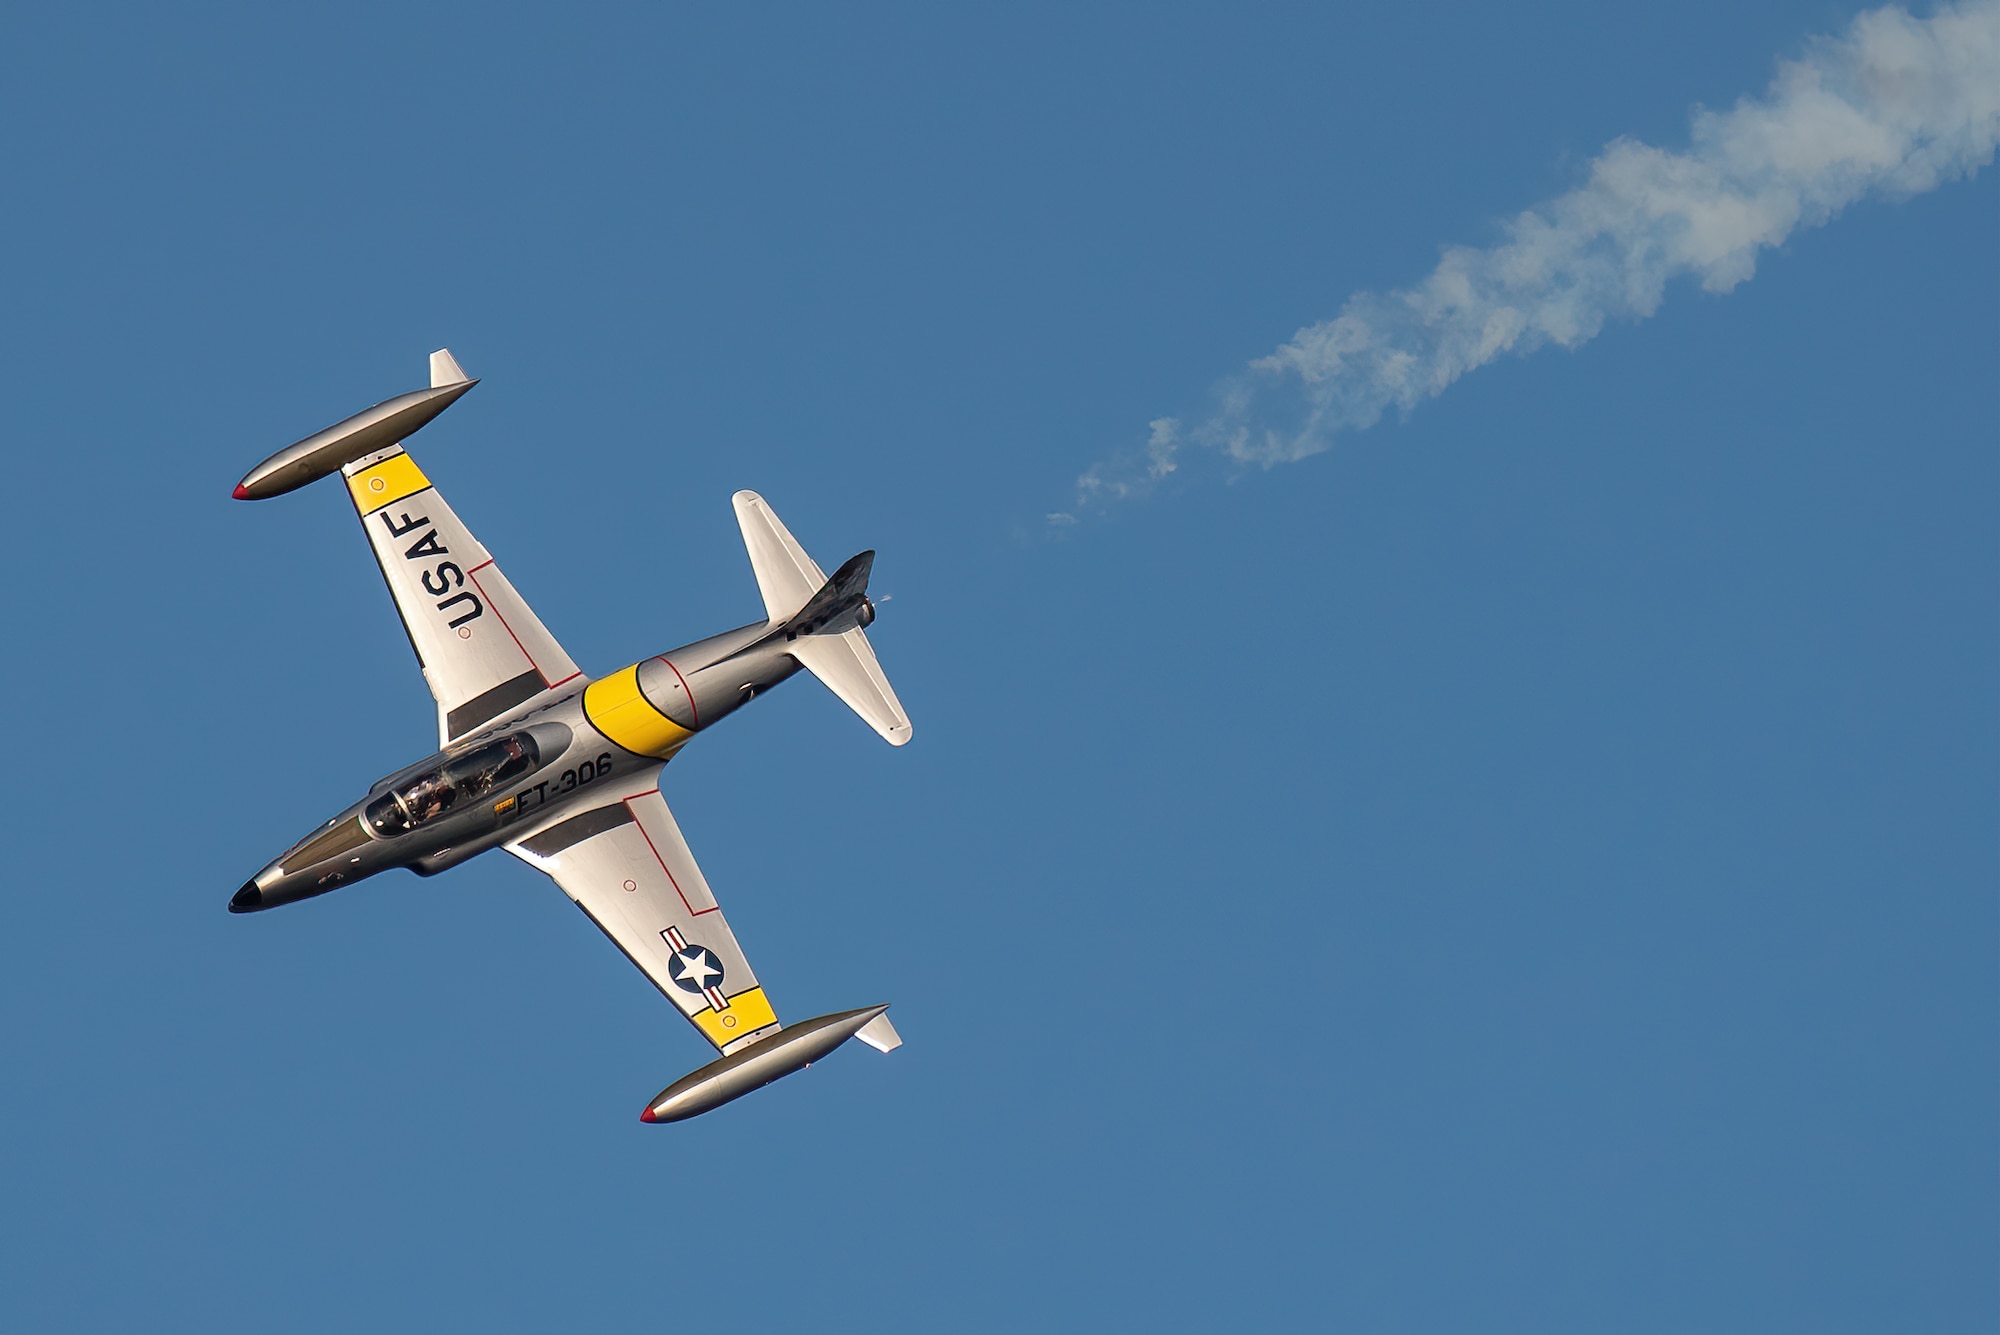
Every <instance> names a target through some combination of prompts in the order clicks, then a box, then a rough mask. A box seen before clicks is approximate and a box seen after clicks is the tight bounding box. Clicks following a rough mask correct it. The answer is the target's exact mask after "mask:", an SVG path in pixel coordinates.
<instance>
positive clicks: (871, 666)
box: [786, 629, 913, 746]
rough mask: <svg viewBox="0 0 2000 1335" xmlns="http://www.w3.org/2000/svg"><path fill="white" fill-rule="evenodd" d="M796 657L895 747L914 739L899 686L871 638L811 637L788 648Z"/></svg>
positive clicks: (849, 633) (849, 635)
mask: <svg viewBox="0 0 2000 1335" xmlns="http://www.w3.org/2000/svg"><path fill="white" fill-rule="evenodd" d="M786 651H787V652H788V653H790V654H791V656H792V657H793V658H796V659H798V660H799V662H801V663H803V664H805V666H806V670H807V671H808V672H810V673H812V674H813V675H814V676H815V677H818V678H819V679H820V684H821V685H823V686H825V687H826V688H827V689H828V690H829V691H832V692H833V693H834V694H835V695H837V696H839V697H840V702H841V703H842V704H844V705H846V706H847V707H848V708H849V709H851V710H853V711H854V712H855V713H857V714H859V715H861V721H862V722H863V723H866V724H867V725H868V726H869V727H871V728H873V729H875V731H876V732H878V733H880V734H881V735H882V740H883V741H885V742H887V743H888V744H889V745H891V746H901V745H902V744H903V743H905V742H907V741H909V740H910V736H911V733H912V731H913V729H912V728H911V726H910V716H909V715H908V714H905V713H904V712H903V702H902V701H901V700H898V699H897V698H896V689H895V687H893V686H891V685H889V678H888V677H887V676H885V675H884V674H883V672H882V665H881V664H880V663H878V662H876V661H875V650H874V648H873V647H872V646H871V645H870V644H869V643H868V637H867V635H865V634H863V633H862V632H861V631H860V630H858V629H856V630H850V631H846V632H844V633H842V634H839V635H810V636H806V637H805V638H803V639H800V640H797V641H794V642H793V643H792V644H789V645H787V646H786Z"/></svg>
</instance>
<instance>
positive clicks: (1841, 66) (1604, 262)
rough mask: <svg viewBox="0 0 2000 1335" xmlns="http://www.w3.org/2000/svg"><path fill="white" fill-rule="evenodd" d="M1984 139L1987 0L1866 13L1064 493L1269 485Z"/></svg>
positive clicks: (1960, 160) (1065, 518) (1355, 306)
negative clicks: (1257, 476) (1281, 422)
mask: <svg viewBox="0 0 2000 1335" xmlns="http://www.w3.org/2000/svg"><path fill="white" fill-rule="evenodd" d="M1996 141H2000V0H1970V2H1968V3H1961V4H1956V5H1947V6H1944V7H1941V8H1940V9H1938V10H1937V12H1936V13H1935V14H1933V15H1932V16H1931V17H1929V18H1923V19H1919V18H1914V17H1912V16H1911V15H1910V13H1909V12H1908V11H1907V10H1904V9H1902V8H1899V7H1890V8H1886V9H1877V10H1871V11H1869V12H1867V13H1864V14H1862V15H1860V16H1859V17H1858V18H1856V19H1855V20H1854V22H1853V24H1852V25H1851V26H1850V27H1849V28H1848V30H1847V32H1846V34H1845V35H1843V36H1840V37H1822V38H1817V39H1814V41H1813V42H1812V43H1811V44H1810V46H1809V47H1808V49H1807V52H1806V54H1805V56H1804V57H1803V58H1802V59H1799V60H1796V61H1785V62H1781V63H1780V65H1779V68H1778V75H1777V78H1776V79H1775V80H1773V82H1772V84H1771V88H1770V90H1769V91H1768V92H1767V93H1766V94H1765V95H1764V96H1763V97H1762V98H1745V99H1743V100H1742V101H1740V102H1738V103H1737V104H1736V105H1735V106H1734V107H1732V108H1730V109H1729V110H1728V111H1722V112H1714V111H1708V110H1705V109H1701V108H1697V109H1696V111H1695V113H1694V123H1693V127H1692V133H1691V134H1690V146H1689V147H1688V149H1687V150H1686V151H1685V152H1678V153H1676V152H1670V151H1668V150H1665V149H1659V148H1654V147H1652V146H1651V145H1648V144H1642V143H1639V142H1638V141H1636V140H1632V139H1619V140H1617V141H1616V142H1614V143H1612V144H1611V145H1610V146H1608V147H1607V148H1606V149H1605V150H1604V151H1603V152H1602V153H1600V154H1599V155H1598V156H1597V158H1596V159H1595V160H1594V161H1593V162H1592V163H1591V164H1590V169H1589V176H1588V179H1587V181H1586V182H1585V183H1584V184H1583V185H1582V186H1580V187H1578V188H1577V189H1575V190H1572V191H1570V192H1569V193H1568V194H1566V195H1563V196H1561V197H1559V198H1557V199H1553V200H1550V201H1549V202H1547V203H1545V204H1541V205H1538V206H1537V207H1535V208H1532V209H1529V210H1528V211H1527V212H1525V213H1522V214H1521V215H1519V216H1518V217H1516V218H1513V219H1511V220H1510V221H1508V222H1507V223H1505V224H1504V226H1503V228H1502V231H1503V233H1504V238H1505V239H1504V240H1503V241H1502V242H1501V243H1500V244H1499V245H1495V246H1491V247H1488V248H1485V249H1472V248H1470V247H1463V246H1455V247H1452V248H1450V249H1448V250H1447V251H1446V252H1445V254H1444V258H1443V260H1442V261H1441V262H1440V263H1439V264H1438V266H1437V268H1436V269H1435V270H1433V271H1432V272H1431V274H1430V276H1429V277H1427V278H1425V279H1424V280H1423V281H1422V282H1421V283H1419V284H1418V285H1417V286H1415V287H1412V288H1407V289H1405V290H1403V291H1400V292H1390V293H1388V294H1386V295H1384V294H1378V293H1372V292H1364V293H1360V294H1358V295H1356V296H1354V297H1351V298H1349V300H1348V302H1347V304H1346V306H1344V307H1343V308H1342V310H1341V312H1340V314H1339V315H1338V316H1337V317H1335V318H1334V319H1332V320H1328V321H1326V322H1324V323H1322V324H1315V325H1310V326H1308V327H1306V328H1304V329H1301V330H1300V331H1299V332H1298V333H1296V334H1294V335H1293V336H1292V339H1291V341H1290V342H1289V343H1286V344H1285V345H1284V346H1283V347H1281V348H1279V349H1278V350H1277V351H1276V352H1273V353H1272V354H1271V355H1269V356H1268V357H1260V358H1258V359H1257V360H1256V361H1254V362H1251V363H1250V365H1249V367H1248V368H1247V369H1246V370H1245V371H1244V373H1242V374H1241V375H1238V376H1237V377H1235V378H1233V379H1231V380H1229V381H1226V382H1224V384H1223V385H1222V386H1220V388H1219V389H1218V391H1217V394H1218V398H1219V400H1220V402H1219V404H1218V406H1217V408H1216V410H1215V412H1214V413H1213V414H1212V415H1210V416H1209V417H1208V418H1207V419H1205V420H1202V421H1199V422H1196V423H1193V424H1191V425H1190V424H1186V423H1183V422H1181V421H1179V420H1178V419H1175V418H1168V417H1163V418H1160V419H1159V420H1157V421H1155V422H1153V423H1152V424H1151V426H1152V436H1151V439H1150V440H1149V441H1148V442H1147V444H1146V447H1145V449H1144V450H1143V451H1142V452H1139V453H1135V454H1130V455H1126V456H1123V457H1120V458H1116V459H1112V460H1107V461H1106V462H1103V463H1100V464H1098V465H1096V466H1095V467H1093V468H1092V469H1091V470H1090V471H1089V472H1087V473H1085V474H1084V475H1083V476H1082V477H1081V478H1079V479H1077V504H1078V508H1079V509H1082V508H1086V507H1089V506H1092V505H1093V504H1100V505H1101V504H1102V503H1104V502H1105V501H1107V500H1111V499H1117V498H1123V497H1127V496H1132V495H1136V494H1139V493H1142V492H1144V491H1146V490H1148V489H1150V488H1151V487H1152V486H1154V485H1155V484H1157V483H1158V482H1159V480H1160V479H1162V478H1164V477H1165V476H1167V475H1168V474H1169V473H1172V472H1173V471H1174V470H1175V468H1176V467H1178V466H1179V462H1180V458H1181V454H1182V452H1183V451H1184V450H1186V449H1187V448H1188V447H1189V446H1194V447H1198V448H1204V449H1209V450H1214V451H1218V452H1220V453H1221V454H1223V455H1225V456H1226V457H1227V458H1229V459H1230V460H1232V461H1235V462H1236V463H1239V464H1257V465H1261V466H1263V467H1266V468H1269V467H1272V466H1274V465H1276V464H1281V463H1289V462H1291V461H1293V460H1296V459H1303V458H1305V457H1306V456H1308V455H1313V454H1317V453H1319V452H1320V451H1322V450H1324V449H1326V448H1328V446H1330V445H1331V444H1332V442H1333V438H1334V436H1335V435H1336V434H1337V433H1339V432H1342V431H1354V430H1359V429H1361V428H1364V427H1368V426H1371V425H1373V424H1374V423H1375V422H1376V421H1377V420H1378V419H1379V418H1380V417H1381V416H1382V414H1383V412H1384V411H1385V410H1387V409H1388V408H1390V407H1391V406H1394V407H1397V408H1399V409H1402V410H1404V411H1408V410H1409V409H1411V408H1413V407H1415V406H1416V405H1417V404H1419V403H1421V402H1422V401H1423V400H1425V399H1428V398H1432V397H1435V396H1436V395H1438V394H1441V393H1443V392H1444V390H1445V388H1446V387H1447V386H1448V385H1450V384H1451V383H1452V382H1453V381H1454V380H1457V379H1458V378H1459V377H1460V376H1462V375H1464V374H1465V373H1466V372H1467V371H1471V370H1474V369H1476V368H1478V367H1481V366H1484V365H1486V364H1487V363H1488V362H1491V361H1492V360H1493V359H1494V358H1496V357H1498V356H1499V355H1500V354H1501V353H1503V352H1514V353H1528V352H1533V351H1534V350H1535V349H1537V348H1540V347H1542V346H1544V345H1546V344H1549V343H1556V344H1559V345H1561V346H1562V347H1565V348H1574V347H1576V346H1578V345H1579V344H1582V343H1585V342H1587V341H1589V340H1590V339H1592V338H1595V337H1596V336H1597V334H1598V332H1599V331H1600V330H1602V329H1603V328H1604V324H1605V321H1607V320H1609V319H1612V318H1615V317H1620V316H1623V317H1628V318H1633V319H1638V318H1643V317H1645V316H1648V315H1651V314H1652V313H1653V312H1654V311H1655V310H1656V309H1658V307H1659V304H1660V298H1661V295H1662V293H1663V292H1664V291H1665V288H1666V285H1667V283H1668V281H1669V280H1671V279H1674V278H1677V277H1679V276H1681V275H1684V274H1685V275H1692V276H1694V277H1696V278H1698V279H1699V280H1700V282H1701V286H1702V287H1703V288H1704V289H1705V290H1707V291H1710V292H1727V291H1729V290H1730V289H1731V288H1733V287H1735V286H1736V285H1737V284H1738V283H1741V282H1743V281H1744V280H1745V279H1747V278H1749V277H1750V276H1751V274H1752V273H1753V272H1754V270H1755V268H1756V261H1757V252H1758V251H1760V250H1762V249H1764V248H1765V247H1767V246H1775V245H1778V244H1779V243H1780V242H1782V241H1784V239H1785V238H1786V237H1788V236H1789V235H1791V233H1792V232H1793V231H1795V230H1796V229H1798V228H1800V227H1814V226H1818V225H1820V224H1822V223H1824V222H1827V221H1828V220H1829V219H1831V218H1833V217H1834V216H1835V215H1836V214H1838V213H1839V212H1840V211H1841V210H1842V209H1844V208H1846V207H1847V206H1848V205H1849V204H1853V203H1855V202H1857V201H1858V200H1861V199H1863V198H1865V197H1868V196H1879V197H1883V198H1892V199H1893V198H1906V197H1908V196H1911V195H1917V194H1922V193H1923V192H1925V191H1927V190H1931V189H1934V188H1935V187H1937V186H1938V185H1940V184H1942V183H1943V182H1945V181H1949V180H1953V179H1956V178H1958V177H1961V176H1968V175H1971V174H1972V173H1973V172H1976V171H1977V170H1979V168H1981V167H1983V166H1985V165H1986V164H1987V163H1988V162H1990V161H1991V160H1992V158H1993V151H1994V146H1995V143H1996ZM1274 414H1277V415H1283V416H1286V417H1289V418H1292V419H1293V420H1292V423H1291V424H1290V425H1287V426H1285V427H1282V428H1280V427H1278V426H1275V425H1272V424H1271V421H1270V419H1271V418H1272V417H1273V415H1274ZM1049 518H1050V521H1051V522H1053V523H1057V524H1070V523H1074V522H1075V516H1074V515H1071V514H1067V513H1065V514H1057V515H1051V516H1049Z"/></svg>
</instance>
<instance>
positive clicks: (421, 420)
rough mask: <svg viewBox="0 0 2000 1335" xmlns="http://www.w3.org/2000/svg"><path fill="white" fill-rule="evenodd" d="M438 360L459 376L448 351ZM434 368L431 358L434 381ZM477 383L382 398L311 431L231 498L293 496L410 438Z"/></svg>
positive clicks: (252, 472)
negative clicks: (348, 466)
mask: <svg viewBox="0 0 2000 1335" xmlns="http://www.w3.org/2000/svg"><path fill="white" fill-rule="evenodd" d="M443 355H444V357H445V359H446V360H447V361H448V362H450V370H451V371H453V372H457V373H458V374H460V375H463V374H464V373H463V372H462V371H459V370H458V363H457V362H455V361H450V358H451V354H450V353H449V352H446V353H444V354H443ZM439 369H440V368H439V366H438V363H437V362H436V360H435V358H434V359H433V362H432V378H433V379H435V378H436V375H437V372H438V370H439ZM478 383H479V382H478V381H477V380H473V379H464V380H459V381H457V382H456V383H452V384H444V385H433V386H432V387H431V388H429V389H418V390H412V391H410V392H409V393H408V394H398V395H397V396H396V397H395V398H393V399H384V400H383V401H382V402H380V403H378V404H376V405H375V406H374V407H373V408H369V409H366V410H364V411H362V412H358V413H356V414H354V416H352V417H349V418H346V419H344V420H342V421H339V422H335V423H334V424H333V425H332V426H330V427H328V428H327V429H326V430H324V431H317V432H314V433H313V434H312V435H310V436H307V437H306V438H305V439H304V440H301V441H298V442H296V443H295V444H291V445H287V446H286V447H285V448H284V449H282V450H279V451H278V452H277V453H276V454H274V455H272V456H271V457H270V458H268V459H266V460H265V461H264V462H263V463H261V464H258V465H257V466H256V467H255V468H253V469H251V470H250V471H249V472H248V473H245V474H244V475H243V480H242V481H241V482H239V483H237V484H236V490H235V491H234V492H233V493H232V495H233V496H234V497H235V498H236V499H237V500H239V501H266V500H269V499H270V498H271V497H273V496H282V495H284V494H285V493H286V492H288V491H296V490H298V489H299V488H300V487H303V486H305V485H306V484H307V483H308V482H317V481H318V480H319V479H320V478H323V477H325V476H326V475H327V474H329V473H332V472H335V471H336V470H338V469H339V468H340V467H341V466H342V465H344V464H350V463H353V462H354V461H355V460H356V459H359V458H360V457H361V456H362V455H364V454H373V453H374V452H375V451H377V450H381V449H387V448H388V447H389V446H391V445H394V444H395V443H396V442H397V441H399V440H403V439H406V438H407V437H409V436H412V435H415V434H416V433H417V431H419V430H420V429H421V428H423V427H425V426H427V425H428V424H429V423H430V422H431V421H432V420H433V419H434V418H436V417H437V415H438V414H439V413H441V412H443V411H444V410H445V409H447V408H449V407H451V405H452V404H454V403H457V402H458V401H459V399H461V398H462V397H464V395H465V392H466V391H467V390H469V389H471V388H472V387H473V386H474V385H476V384H478Z"/></svg>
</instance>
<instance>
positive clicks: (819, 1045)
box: [639, 1005, 901, 1122]
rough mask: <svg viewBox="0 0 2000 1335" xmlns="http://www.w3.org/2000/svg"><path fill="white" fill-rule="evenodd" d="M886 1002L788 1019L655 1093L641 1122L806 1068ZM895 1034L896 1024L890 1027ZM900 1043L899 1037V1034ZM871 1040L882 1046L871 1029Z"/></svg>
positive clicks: (681, 1116) (698, 1108) (725, 1098)
mask: <svg viewBox="0 0 2000 1335" xmlns="http://www.w3.org/2000/svg"><path fill="white" fill-rule="evenodd" d="M888 1009H889V1007H888V1006H887V1005H881V1006H864V1007H862V1008H861V1009H860V1010H853V1011H841V1012H839V1013H838V1014H835V1015H822V1016H820V1017H819V1018H818V1019H816V1020H802V1021H800V1022H799V1023H798V1024H794V1025H787V1026H786V1027H785V1028H783V1029H780V1030H779V1031H778V1032H777V1033H775V1034H772V1035H771V1036H770V1037H769V1038H763V1039H759V1040H758V1041H757V1042H755V1043H752V1044H751V1045H750V1046H749V1047H747V1048H744V1049H743V1050H742V1051H741V1052H735V1053H731V1054H730V1055H729V1056H727V1057H723V1058H721V1059H720V1060H717V1061H712V1062H710V1063H709V1064H708V1065H706V1066H704V1067H702V1068H701V1069H700V1070H699V1071H695V1072H693V1073H692V1074H689V1075H684V1076H682V1077H681V1078H680V1079H679V1080H676V1081H674V1083H673V1084H671V1085H668V1086H667V1087H666V1088H665V1089H663V1090H661V1091H660V1092H659V1093H658V1094H656V1095H655V1096H654V1097H653V1101H652V1102H651V1103H648V1104H647V1105H646V1106H645V1108H644V1109H643V1110H642V1111H641V1112H640V1113H639V1120H640V1121H642V1122H684V1121H686V1120H687V1119H688V1118H690V1117H698V1116H700V1115H701V1114H702V1113H705V1112H708V1111H710V1110H712V1109H715V1108H720V1107H721V1106H722V1105H723V1104H725V1103H728V1102H730V1101H731V1100H733V1099H740V1098H742V1097H743V1096H744V1095H745V1094H748V1093H750V1092H751V1091H753V1090H758V1089H762V1088H763V1087H764V1086H765V1085H768V1084H770V1083H771V1082H772V1081H773V1080H777V1079H779V1078H780V1077H783V1076H788V1075H790V1074H791V1073H792V1072H794V1071H803V1070H804V1069H805V1068H806V1067H807V1066H810V1065H811V1064H812V1063H813V1062H816V1061H818V1060H819V1059H820V1058H821V1057H824V1056H826V1054H827V1053H829V1052H832V1051H833V1050H834V1049H835V1048H837V1047H839V1046H840V1045H841V1044H842V1043H845V1042H846V1041H847V1040H848V1039H850V1038H853V1037H854V1036H855V1035H856V1034H858V1033H860V1032H861V1030H862V1029H863V1028H866V1027H867V1026H868V1025H869V1024H870V1023H872V1022H873V1021H874V1020H875V1018H876V1017H877V1016H879V1015H881V1014H882V1013H883V1012H884V1011H886V1010H888ZM889 1032H890V1034H891V1035H892V1036H893V1034H894V1032H895V1031H894V1030H890V1031H889ZM896 1041H897V1042H898V1043H900V1042H901V1040H900V1039H898V1040H896ZM869 1046H871V1047H877V1048H879V1049H880V1050H881V1051H884V1052H886V1051H888V1048H884V1047H881V1046H880V1043H879V1042H877V1041H876V1040H875V1039H874V1038H873V1036H872V1035H871V1037H870V1040H869Z"/></svg>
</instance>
